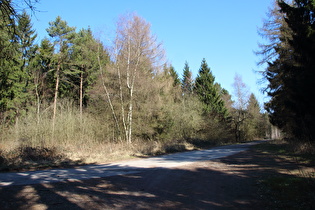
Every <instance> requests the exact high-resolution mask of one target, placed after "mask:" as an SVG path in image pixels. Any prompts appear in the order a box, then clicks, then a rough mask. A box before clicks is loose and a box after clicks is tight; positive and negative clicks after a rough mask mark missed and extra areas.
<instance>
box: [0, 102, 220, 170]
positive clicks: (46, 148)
mask: <svg viewBox="0 0 315 210" xmlns="http://www.w3.org/2000/svg"><path fill="white" fill-rule="evenodd" d="M73 107H75V106H73V104H72V103H70V102H67V101H65V102H62V104H61V105H59V109H58V113H57V117H56V124H55V132H54V134H53V133H52V120H51V110H50V108H49V107H48V108H47V109H46V110H44V111H43V112H42V113H41V115H40V116H37V115H36V113H35V112H32V111H29V112H28V114H27V115H26V116H25V117H23V118H22V117H21V118H20V119H18V120H17V122H16V124H15V125H13V126H11V127H5V126H3V125H2V127H1V128H0V169H1V170H18V169H19V168H28V169H30V168H34V169H36V168H45V167H60V166H66V165H73V164H90V163H106V162H112V161H117V160H121V159H129V158H135V157H143V156H154V155H160V154H166V153H174V152H181V151H185V150H193V149H200V148H207V147H209V146H213V145H214V142H209V141H205V140H200V139H190V140H176V141H171V140H166V139H163V141H153V140H142V139H134V140H133V143H132V144H128V143H126V142H122V141H118V142H117V140H114V134H113V130H112V126H111V125H110V123H109V122H108V120H106V118H103V117H102V116H97V117H95V115H92V114H88V113H84V114H83V116H82V121H81V120H80V119H81V118H80V115H79V111H78V110H77V109H76V108H73ZM0 126H1V125H0ZM216 143H217V142H216Z"/></svg>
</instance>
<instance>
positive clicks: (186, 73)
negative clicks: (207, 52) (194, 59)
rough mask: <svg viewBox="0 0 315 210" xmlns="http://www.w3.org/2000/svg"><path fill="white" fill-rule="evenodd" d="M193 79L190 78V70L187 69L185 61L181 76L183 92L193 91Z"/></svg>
mask: <svg viewBox="0 0 315 210" xmlns="http://www.w3.org/2000/svg"><path fill="white" fill-rule="evenodd" d="M193 87H194V81H193V78H192V72H191V71H190V69H189V65H188V62H187V61H186V62H185V66H184V70H183V78H182V91H183V93H184V95H185V94H188V95H189V94H191V93H192V92H193Z"/></svg>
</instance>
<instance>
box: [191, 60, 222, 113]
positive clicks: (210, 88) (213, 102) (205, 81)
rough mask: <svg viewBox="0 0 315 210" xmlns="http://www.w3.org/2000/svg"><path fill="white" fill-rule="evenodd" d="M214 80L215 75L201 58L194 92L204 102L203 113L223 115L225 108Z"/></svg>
mask: <svg viewBox="0 0 315 210" xmlns="http://www.w3.org/2000/svg"><path fill="white" fill-rule="evenodd" d="M214 80H215V77H214V76H213V74H212V72H211V70H210V68H209V67H208V64H207V62H206V60H205V59H203V60H202V62H201V66H200V69H199V73H198V75H197V78H196V81H195V88H194V92H195V93H196V94H197V95H198V97H199V99H200V101H201V102H202V103H203V104H204V112H205V113H207V114H209V113H211V114H215V115H220V116H222V117H225V115H226V113H227V109H226V108H225V105H224V102H223V100H222V99H221V96H220V94H219V90H218V89H217V87H216V84H215V82H214Z"/></svg>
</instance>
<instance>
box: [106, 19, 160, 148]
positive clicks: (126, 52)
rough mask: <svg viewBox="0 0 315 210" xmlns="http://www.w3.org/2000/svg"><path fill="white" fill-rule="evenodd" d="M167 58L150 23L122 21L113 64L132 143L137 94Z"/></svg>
mask: <svg viewBox="0 0 315 210" xmlns="http://www.w3.org/2000/svg"><path fill="white" fill-rule="evenodd" d="M163 56H164V52H163V49H162V46H161V43H158V42H157V38H156V36H155V35H153V34H152V33H151V29H150V24H149V23H148V22H146V21H145V20H144V19H143V18H141V17H139V16H137V15H135V14H129V15H126V16H122V17H121V18H120V19H119V21H118V23H117V29H116V37H115V40H114V47H113V50H112V61H113V68H114V70H115V73H116V74H117V77H118V83H119V94H118V95H119V101H120V112H121V113H120V120H121V124H122V127H123V130H124V138H125V139H126V141H127V142H128V143H131V142H132V125H133V110H134V102H135V92H136V91H139V87H140V86H141V85H140V84H141V79H143V78H151V79H152V78H153V77H154V76H155V75H156V74H157V73H158V71H159V68H160V67H161V63H162V59H163Z"/></svg>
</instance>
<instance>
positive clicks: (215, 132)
mask: <svg viewBox="0 0 315 210" xmlns="http://www.w3.org/2000/svg"><path fill="white" fill-rule="evenodd" d="M2 5H3V3H1V10H0V15H1V17H3V18H1V19H0V40H1V41H0V50H1V52H0V120H1V131H0V132H2V133H3V132H5V131H6V129H7V128H8V127H10V126H22V123H21V120H22V119H28V120H26V121H23V122H24V125H25V124H29V123H31V122H33V121H35V122H36V125H37V126H35V128H34V129H35V132H34V133H33V134H32V135H30V134H27V132H28V131H27V130H30V129H31V128H28V129H25V130H24V131H23V132H24V133H23V134H21V136H23V138H25V139H29V138H38V139H41V140H42V139H50V140H51V141H57V140H58V138H63V137H64V135H60V132H62V131H61V130H58V129H60V128H59V127H58V125H59V124H62V125H63V126H64V128H66V127H67V126H69V125H67V124H65V122H62V120H61V119H63V118H62V116H63V115H65V114H66V111H67V110H68V112H69V109H66V108H65V106H66V105H67V104H69V103H68V102H70V104H71V106H72V107H74V108H75V110H77V111H76V114H75V116H76V117H75V118H76V120H77V121H76V123H77V127H73V133H74V134H75V136H77V134H78V133H80V136H81V137H82V138H83V136H87V137H88V138H94V139H95V141H114V142H119V141H124V142H128V143H130V144H131V143H132V142H133V140H134V139H142V140H159V141H173V140H178V139H187V140H189V139H205V140H227V141H229V140H231V139H234V140H236V141H243V140H252V139H254V138H263V137H266V135H269V134H268V132H269V130H270V127H269V124H268V120H267V116H266V114H263V113H262V112H261V109H260V106H259V103H258V101H257V99H256V97H255V96H254V94H249V93H248V88H247V87H246V85H245V84H244V83H243V82H242V79H241V77H240V76H236V77H235V84H234V89H235V92H236V94H237V95H236V100H235V101H232V99H231V98H232V96H231V95H230V94H229V93H228V91H227V90H226V89H224V88H222V87H221V85H220V84H218V83H217V82H215V77H214V75H213V74H212V71H211V70H210V68H209V66H208V64H207V62H206V60H205V59H203V60H202V62H201V66H200V69H199V71H198V75H197V77H196V78H195V79H194V78H193V77H192V72H191V70H190V69H189V65H188V62H186V63H185V66H184V69H183V75H182V77H181V78H180V77H179V76H178V74H177V72H176V71H175V69H174V67H173V66H172V65H170V64H168V63H167V62H166V59H165V55H164V50H163V48H162V45H161V44H160V43H159V42H158V41H157V37H156V36H155V35H153V34H152V33H151V30H150V24H149V23H148V22H146V21H145V20H144V19H143V18H141V17H139V16H138V15H135V14H127V15H125V16H122V17H121V18H120V19H119V21H118V22H117V27H116V36H115V39H114V40H113V44H112V45H111V46H104V44H103V43H102V42H101V41H100V39H96V38H95V36H94V35H93V33H92V31H91V29H89V28H87V29H80V30H77V29H76V28H75V27H71V26H69V25H68V24H67V22H66V21H64V20H63V19H62V18H61V17H57V18H56V19H55V20H54V21H51V22H49V27H48V28H47V30H46V31H47V35H48V38H44V39H43V40H40V41H39V42H38V44H36V42H35V40H36V38H37V35H36V32H35V30H34V29H33V27H32V23H31V19H30V16H29V15H28V14H27V13H26V12H25V11H24V12H22V13H21V14H16V13H14V15H16V18H15V19H10V18H11V17H12V16H10V15H9V16H8V15H5V12H8V11H9V12H10V10H7V11H4V10H2ZM11 6H12V5H11ZM12 12H13V11H12ZM12 14H13V13H12ZM10 21H11V22H10ZM12 21H14V24H10V23H12ZM67 101H68V102H67ZM29 116H34V117H33V118H30V117H29ZM87 119H91V121H93V122H97V123H95V124H93V125H95V126H92V127H91V126H90V125H88V123H87ZM48 121H49V122H50V125H49V130H48V131H47V129H46V131H45V132H44V131H40V130H39V129H41V126H42V125H44V124H45V123H44V122H48ZM88 126H90V127H88ZM84 132H85V133H84ZM33 135H36V136H37V137H34V136H33ZM65 135H66V136H69V135H70V134H69V132H68V133H67V134H65ZM18 138H21V137H18ZM69 138H71V137H69ZM73 138H74V137H73ZM84 138H85V137H84Z"/></svg>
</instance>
